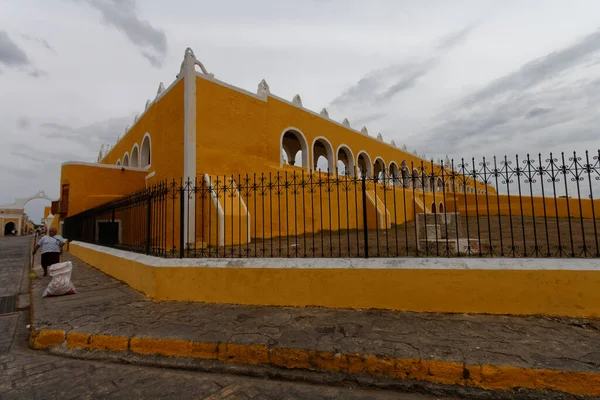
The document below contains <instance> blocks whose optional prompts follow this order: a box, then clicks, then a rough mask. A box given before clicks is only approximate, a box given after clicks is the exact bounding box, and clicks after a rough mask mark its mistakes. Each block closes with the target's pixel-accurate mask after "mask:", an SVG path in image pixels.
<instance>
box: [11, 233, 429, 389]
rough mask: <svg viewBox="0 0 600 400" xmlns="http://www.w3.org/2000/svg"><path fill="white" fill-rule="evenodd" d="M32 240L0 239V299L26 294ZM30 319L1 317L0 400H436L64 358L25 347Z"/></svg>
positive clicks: (22, 314)
mask: <svg viewBox="0 0 600 400" xmlns="http://www.w3.org/2000/svg"><path fill="white" fill-rule="evenodd" d="M31 240H32V238H31V237H23V238H19V237H16V238H13V237H9V238H0V254H1V257H0V297H3V296H11V295H17V294H19V293H20V292H21V293H23V292H24V291H25V292H26V290H27V287H28V285H27V281H26V280H27V276H26V275H24V272H25V266H26V263H27V262H28V256H29V243H30V241H31ZM22 280H23V282H22ZM28 320H29V313H28V311H19V312H14V313H9V314H4V315H0V399H58V398H60V399H88V398H107V399H158V398H173V399H211V400H217V399H273V400H274V399H374V400H375V399H377V400H379V399H381V400H383V399H400V400H433V399H436V398H437V397H431V396H426V395H420V394H403V393H394V392H385V391H365V390H360V389H356V388H352V387H330V386H324V385H314V384H304V383H297V382H283V381H273V380H265V379H257V378H246V377H240V376H235V375H222V374H210V373H199V372H192V371H183V370H168V369H160V368H153V367H142V366H132V365H124V364H115V363H107V362H98V361H83V360H74V359H67V358H62V357H59V356H54V355H50V354H48V353H47V352H44V351H35V350H31V349H29V348H28V346H27V334H28V332H27V329H26V325H27V324H28Z"/></svg>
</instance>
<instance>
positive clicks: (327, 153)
mask: <svg viewBox="0 0 600 400" xmlns="http://www.w3.org/2000/svg"><path fill="white" fill-rule="evenodd" d="M312 149H313V168H314V169H315V170H319V171H327V172H333V168H334V166H335V162H334V158H333V148H332V147H331V143H329V141H327V139H325V138H317V139H315V141H314V142H313V147H312Z"/></svg>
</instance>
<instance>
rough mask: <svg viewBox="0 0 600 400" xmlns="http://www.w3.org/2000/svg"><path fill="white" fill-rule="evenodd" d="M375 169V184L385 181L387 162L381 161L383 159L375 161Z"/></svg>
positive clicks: (379, 158) (378, 158)
mask: <svg viewBox="0 0 600 400" xmlns="http://www.w3.org/2000/svg"><path fill="white" fill-rule="evenodd" d="M373 167H374V169H375V170H374V172H373V178H374V179H375V182H377V181H385V174H386V171H385V162H384V161H383V160H382V159H381V157H377V158H376V159H375V164H374V165H373Z"/></svg>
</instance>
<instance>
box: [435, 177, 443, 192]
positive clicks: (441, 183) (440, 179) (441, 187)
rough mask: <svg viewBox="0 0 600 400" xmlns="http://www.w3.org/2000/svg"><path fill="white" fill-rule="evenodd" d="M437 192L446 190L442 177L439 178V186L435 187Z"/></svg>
mask: <svg viewBox="0 0 600 400" xmlns="http://www.w3.org/2000/svg"><path fill="white" fill-rule="evenodd" d="M435 191H436V192H443V191H444V180H443V179H442V178H441V177H438V178H437V187H436V189H435Z"/></svg>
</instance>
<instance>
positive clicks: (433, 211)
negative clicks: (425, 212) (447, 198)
mask: <svg viewBox="0 0 600 400" xmlns="http://www.w3.org/2000/svg"><path fill="white" fill-rule="evenodd" d="M431 212H432V213H434V214H435V213H436V212H437V210H436V207H435V203H431Z"/></svg>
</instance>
